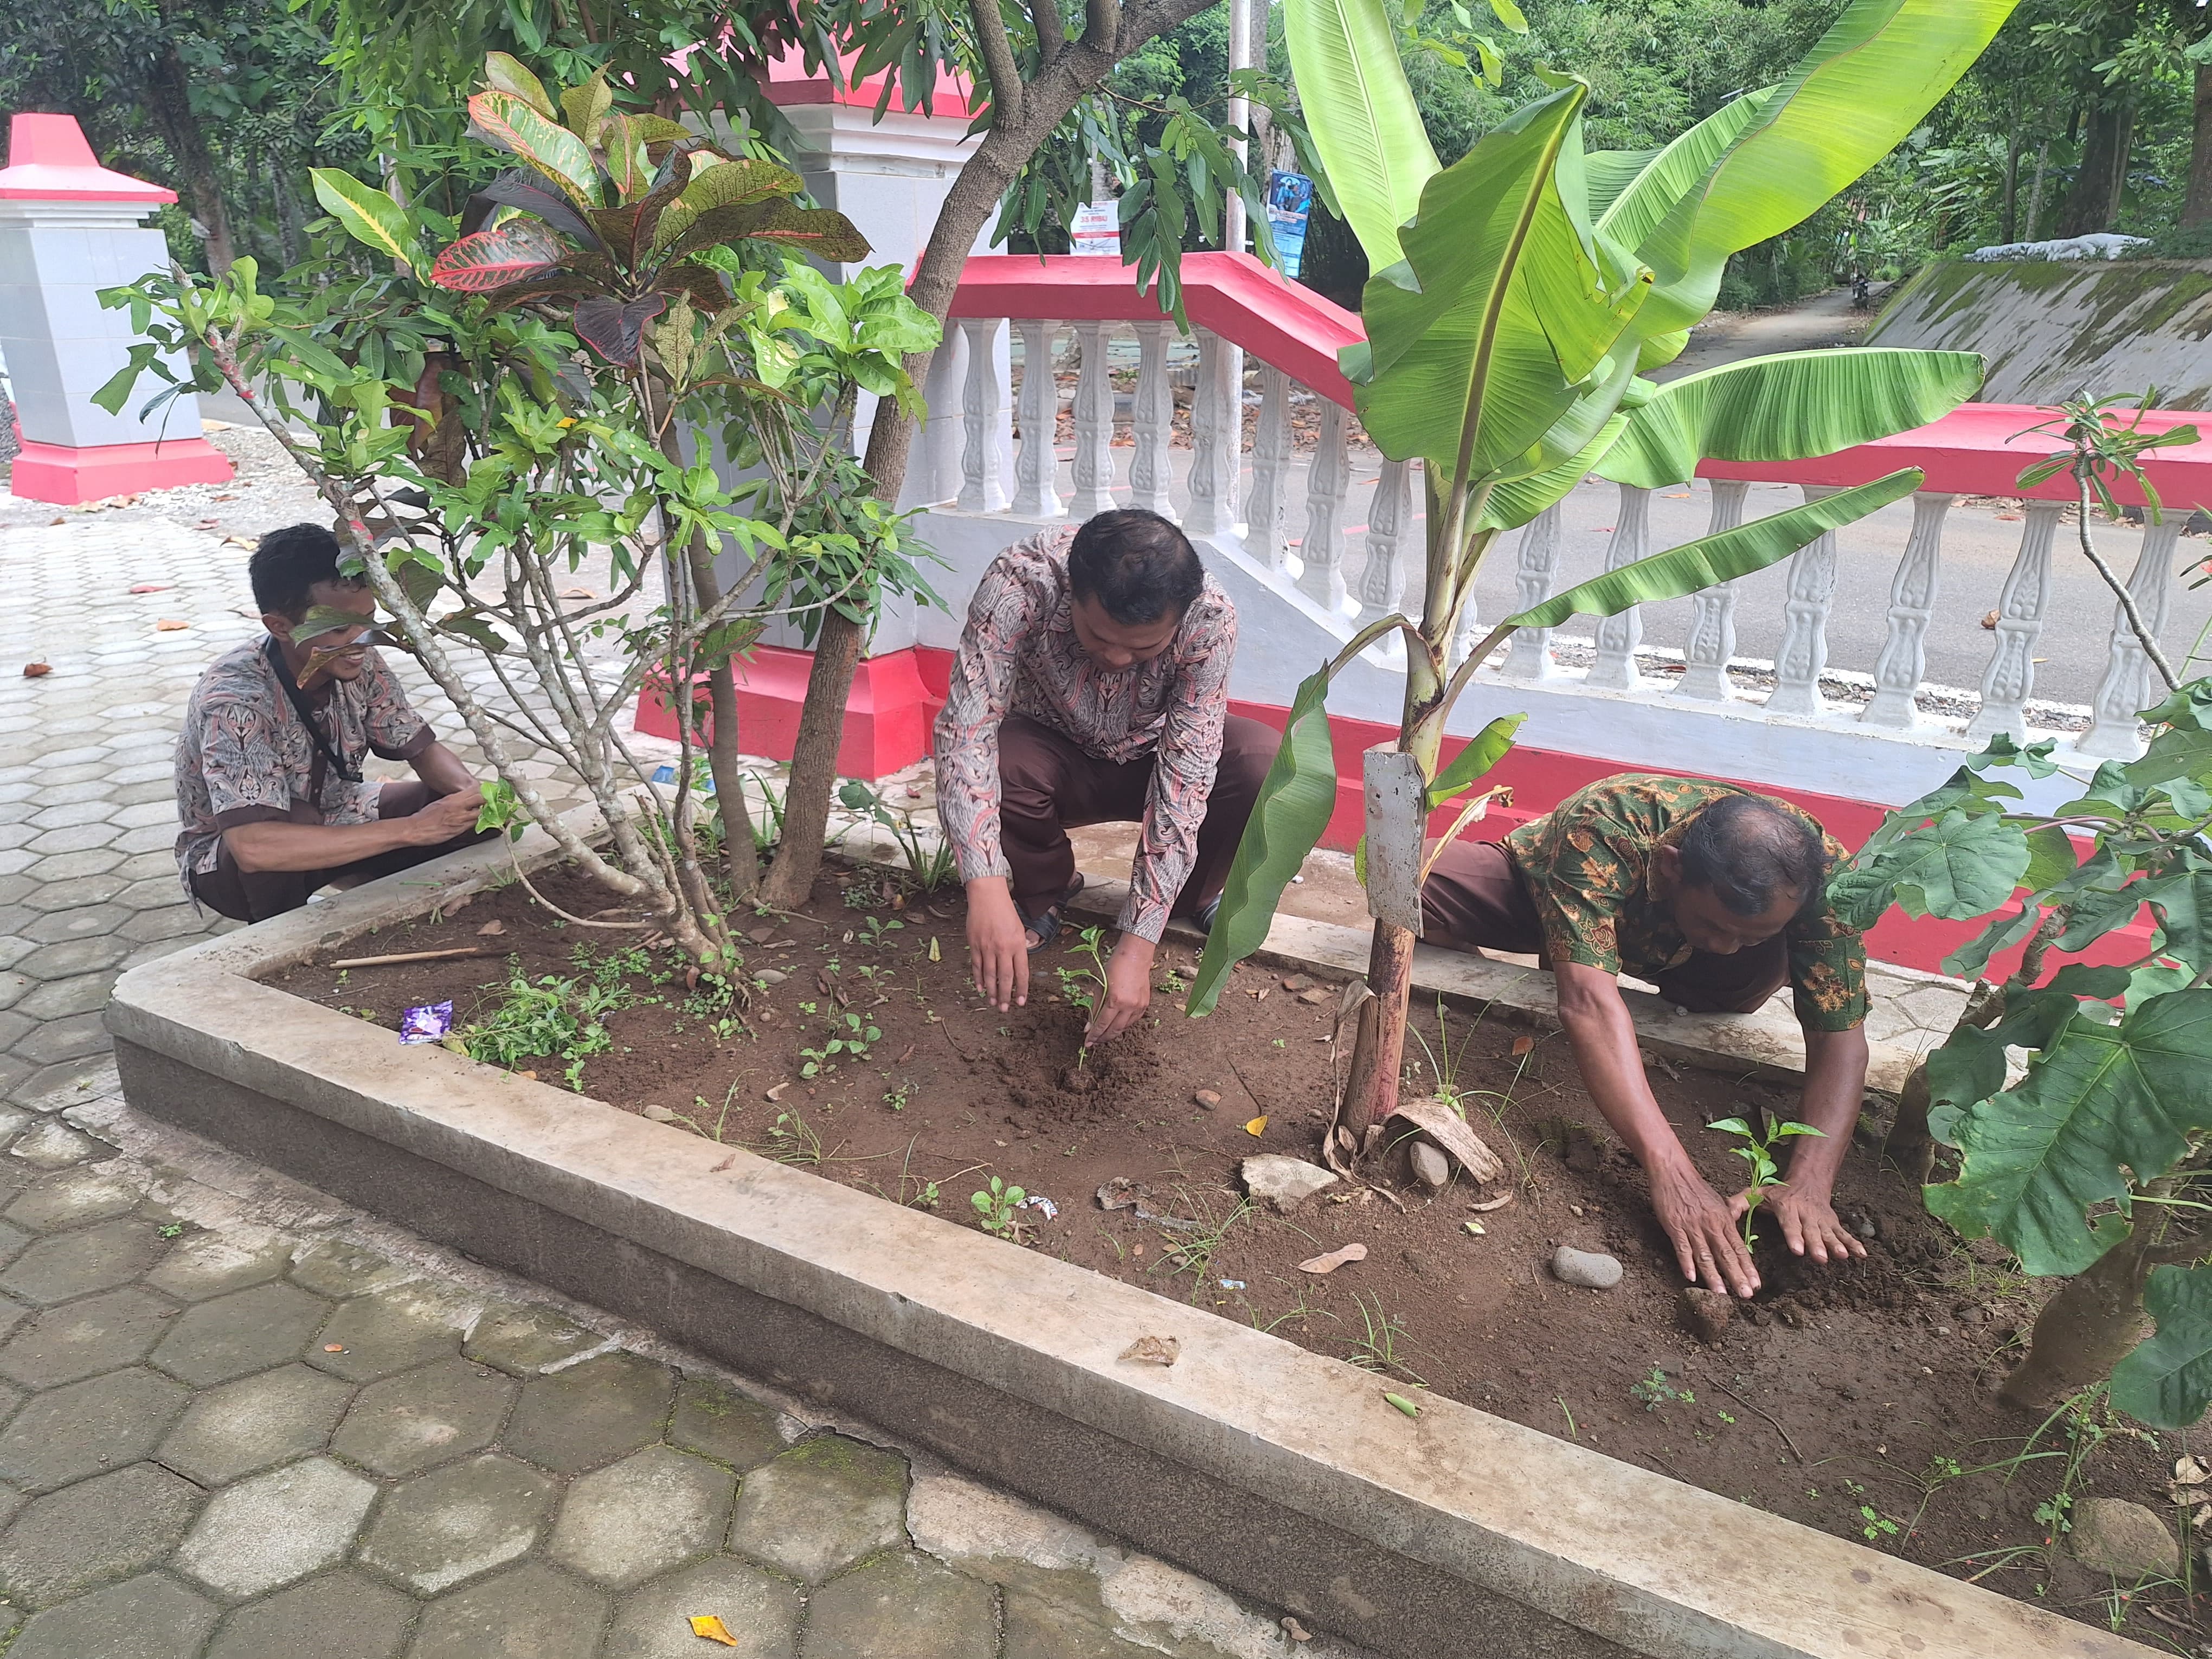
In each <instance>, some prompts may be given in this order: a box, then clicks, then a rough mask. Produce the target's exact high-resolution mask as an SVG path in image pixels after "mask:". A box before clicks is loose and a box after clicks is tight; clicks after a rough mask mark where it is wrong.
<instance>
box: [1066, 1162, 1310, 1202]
mask: <svg viewBox="0 0 2212 1659" xmlns="http://www.w3.org/2000/svg"><path fill="white" fill-rule="evenodd" d="M1243 1176H1244V1190H1245V1191H1246V1192H1248V1193H1249V1194H1251V1195H1252V1196H1253V1197H1254V1198H1255V1199H1257V1200H1261V1202H1262V1203H1265V1204H1266V1205H1267V1206H1269V1207H1270V1208H1271V1209H1273V1211H1274V1212H1276V1213H1277V1214H1278V1215H1288V1214H1289V1213H1290V1212H1291V1211H1292V1210H1295V1209H1297V1207H1298V1206H1299V1205H1301V1204H1303V1203H1304V1202H1305V1201H1306V1200H1308V1199H1310V1198H1311V1197H1312V1196H1313V1195H1314V1194H1316V1193H1317V1192H1319V1191H1321V1189H1322V1188H1324V1187H1333V1186H1334V1185H1335V1184H1336V1176H1335V1175H1334V1173H1333V1172H1332V1171H1330V1170H1324V1169H1322V1167H1321V1165H1320V1164H1309V1163H1307V1162H1306V1161H1305V1160H1304V1158H1285V1157H1284V1156H1283V1155H1282V1154H1281V1153H1280V1152H1261V1153H1260V1154H1259V1155H1258V1156H1257V1157H1254V1158H1246V1159H1245V1160H1244V1164H1243ZM1110 1184H1111V1183H1109V1185H1110ZM1099 1201H1100V1202H1101V1203H1102V1204H1103V1203H1105V1201H1106V1200H1105V1196H1104V1189H1103V1188H1101V1189H1100V1197H1099ZM1107 1207H1108V1208H1109V1209H1110V1208H1114V1207H1115V1206H1112V1205H1108V1206H1107Z"/></svg>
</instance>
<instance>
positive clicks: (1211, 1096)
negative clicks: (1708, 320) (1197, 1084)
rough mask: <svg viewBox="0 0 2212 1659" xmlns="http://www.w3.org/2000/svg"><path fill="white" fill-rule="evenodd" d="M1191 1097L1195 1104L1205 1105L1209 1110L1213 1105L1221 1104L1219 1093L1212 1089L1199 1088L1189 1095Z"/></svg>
mask: <svg viewBox="0 0 2212 1659" xmlns="http://www.w3.org/2000/svg"><path fill="white" fill-rule="evenodd" d="M1191 1099H1192V1100H1193V1101H1194V1102H1195V1103H1197V1104H1199V1105H1200V1106H1203V1107H1205V1108H1206V1110H1207V1111H1209V1112H1210V1111H1212V1109H1214V1108H1215V1107H1217V1106H1218V1105H1219V1104H1221V1097H1220V1095H1219V1094H1218V1093H1217V1092H1216V1091H1213V1090H1212V1089H1200V1091H1198V1092H1197V1093H1196V1094H1194V1095H1193V1096H1192V1097H1191Z"/></svg>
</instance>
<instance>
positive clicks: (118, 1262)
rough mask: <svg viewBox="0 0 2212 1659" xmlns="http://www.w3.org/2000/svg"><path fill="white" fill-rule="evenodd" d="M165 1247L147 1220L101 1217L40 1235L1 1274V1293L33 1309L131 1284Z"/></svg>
mask: <svg viewBox="0 0 2212 1659" xmlns="http://www.w3.org/2000/svg"><path fill="white" fill-rule="evenodd" d="M41 1127H44V1126H43V1125H42V1126H41ZM32 1133H34V1134H35V1133H38V1132H37V1131H36V1130H33V1131H32ZM168 1248H169V1247H168V1243H167V1240H165V1239H164V1238H163V1237H161V1233H160V1232H159V1231H156V1230H155V1227H154V1225H153V1224H152V1223H150V1222H145V1221H136V1220H132V1221H103V1222H101V1223H100V1224H99V1225H97V1226H92V1227H86V1228H84V1229H82V1230H81V1231H77V1232H73V1233H61V1234H58V1235H56V1236H54V1237H47V1238H42V1239H40V1240H39V1241H38V1242H37V1243H34V1244H33V1245H32V1246H31V1247H30V1248H29V1249H27V1250H25V1251H24V1252H23V1254H22V1255H20V1256H18V1257H17V1258H16V1259H15V1265H14V1266H13V1267H9V1269H7V1271H6V1272H4V1273H0V1291H6V1292H7V1293H8V1294H9V1296H12V1297H16V1298H18V1299H19V1300H21V1301H24V1302H28V1303H30V1304H33V1306H36V1307H41V1308H46V1307H52V1305H53V1304H55V1303H57V1302H68V1301H70V1300H73V1299H74V1298H76V1297H80V1296H89V1295H91V1294H92V1293H93V1292H94V1291H105V1290H109V1289H112V1287H113V1286H115V1285H123V1284H127V1283H129V1282H130V1281H131V1279H136V1278H137V1277H138V1276H139V1275H140V1274H141V1273H144V1272H145V1271H146V1269H147V1268H148V1267H149V1266H151V1265H152V1264H153V1263H154V1262H155V1261H158V1260H160V1258H161V1253H162V1252H163V1251H164V1250H166V1249H168Z"/></svg>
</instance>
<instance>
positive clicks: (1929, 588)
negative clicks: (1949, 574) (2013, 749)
mask: <svg viewBox="0 0 2212 1659" xmlns="http://www.w3.org/2000/svg"><path fill="white" fill-rule="evenodd" d="M1958 499H1959V498H1958V497H1957V496H1955V495H1942V494H1940V493H1937V492H1936V491H1933V490H1923V491H1922V492H1921V493H1920V494H1918V495H1915V496H1914V497H1913V498H1912V534H1911V536H1910V537H1908V538H1906V539H1905V556H1904V557H1903V558H1901V559H1899V561H1898V562H1897V574H1896V575H1894V576H1893V577H1892V578H1891V579H1890V583H1889V631H1888V632H1887V634H1885V635H1882V641H1881V655H1880V656H1878V657H1876V658H1875V661H1874V701H1873V702H1870V703H1869V704H1868V705H1867V706H1866V711H1865V712H1864V713H1863V714H1861V715H1860V716H1859V719H1860V720H1861V721H1862V722H1863V724H1865V725H1868V726H1886V727H1887V728H1888V729H1889V730H1891V731H1893V732H1910V731H1911V730H1913V729H1914V728H1915V727H1916V726H1924V725H1926V724H1927V722H1926V721H1924V720H1922V719H1921V717H1920V705H1919V702H1917V697H1918V696H1919V692H1920V682H1921V681H1922V679H1923V678H1925V677H1926V675H1927V672H1928V624H1929V622H1930V621H1931V620H1933V618H1934V617H1935V615H1936V594H1937V592H1940V591H1941V589H1942V574H1943V573H1942V554H1943V515H1944V514H1945V513H1948V512H1949V511H1950V510H1951V503H1952V502H1953V501H1956V500H1958Z"/></svg>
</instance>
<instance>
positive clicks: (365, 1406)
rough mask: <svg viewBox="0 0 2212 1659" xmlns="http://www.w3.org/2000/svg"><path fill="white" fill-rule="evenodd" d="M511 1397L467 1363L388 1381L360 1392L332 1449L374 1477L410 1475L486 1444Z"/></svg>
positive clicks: (508, 1385) (508, 1386) (496, 1376)
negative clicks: (378, 1475) (380, 1475)
mask: <svg viewBox="0 0 2212 1659" xmlns="http://www.w3.org/2000/svg"><path fill="white" fill-rule="evenodd" d="M514 1392H515V1385H514V1383H513V1379H512V1378H510V1377H507V1376H501V1374H500V1373H499V1372H497V1371H494V1370H484V1369H483V1367H481V1366H478V1365H475V1364H471V1363H470V1362H469V1361H467V1360H465V1359H448V1360H445V1361H443V1362H441V1363H440V1364H435V1365H425V1366H423V1367H422V1369H421V1370H412V1371H408V1372H405V1373H404V1374H402V1375H401V1376H388V1377H386V1378H385V1379H384V1381H383V1382H381V1383H370V1384H369V1385H368V1387H367V1388H365V1389H362V1391H361V1395H360V1397H359V1398H358V1399H356V1401H354V1402H353V1409H352V1410H350V1411H349V1412H348V1413H346V1418H345V1421H344V1422H343V1423H342V1424H340V1425H338V1431H337V1435H336V1437H334V1438H333V1439H332V1440H331V1450H333V1451H335V1452H337V1454H338V1455H339V1456H341V1457H344V1458H348V1459H350V1460H351V1461H352V1462H356V1463H358V1464H360V1465H361V1466H362V1468H366V1469H368V1470H369V1471H371V1472H372V1473H373V1474H385V1475H401V1474H415V1473H416V1472H417V1471H419V1470H422V1469H427V1468H432V1467H434V1466H435V1465H436V1464H440V1463H445V1462H451V1461H452V1460H453V1459H454V1458H456V1457H462V1456H465V1455H467V1454H469V1453H470V1452H472V1451H477V1450H479V1449H482V1448H483V1447H485V1446H488V1445H489V1444H490V1443H491V1442H492V1437H493V1436H495V1435H496V1434H497V1433H498V1432H499V1425H500V1423H501V1420H502V1419H505V1417H506V1416H507V1407H508V1406H509V1405H511V1404H512V1403H513V1400H514Z"/></svg>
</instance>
